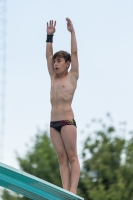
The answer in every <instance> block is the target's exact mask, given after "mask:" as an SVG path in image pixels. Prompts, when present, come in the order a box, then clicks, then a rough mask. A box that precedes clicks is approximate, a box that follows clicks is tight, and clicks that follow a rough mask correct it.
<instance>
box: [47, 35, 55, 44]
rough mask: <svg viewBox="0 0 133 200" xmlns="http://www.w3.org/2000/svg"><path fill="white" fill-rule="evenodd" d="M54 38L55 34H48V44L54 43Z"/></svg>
mask: <svg viewBox="0 0 133 200" xmlns="http://www.w3.org/2000/svg"><path fill="white" fill-rule="evenodd" d="M53 36H54V34H47V40H46V42H50V43H53Z"/></svg>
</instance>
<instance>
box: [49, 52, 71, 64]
mask: <svg viewBox="0 0 133 200" xmlns="http://www.w3.org/2000/svg"><path fill="white" fill-rule="evenodd" d="M56 58H64V59H65V62H67V61H70V62H71V55H70V53H68V52H66V51H58V52H56V53H55V54H54V55H53V57H52V59H53V61H54V60H55V59H56Z"/></svg>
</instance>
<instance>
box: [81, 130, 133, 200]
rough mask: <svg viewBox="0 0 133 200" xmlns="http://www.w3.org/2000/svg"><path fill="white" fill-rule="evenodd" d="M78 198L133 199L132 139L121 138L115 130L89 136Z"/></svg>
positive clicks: (97, 132)
mask: <svg viewBox="0 0 133 200" xmlns="http://www.w3.org/2000/svg"><path fill="white" fill-rule="evenodd" d="M82 158H83V167H82V172H81V178H80V182H79V194H80V195H81V196H83V197H84V198H85V200H132V199H133V181H132V177H133V138H131V139H130V140H129V141H126V140H125V139H123V138H122V137H120V136H119V137H118V133H117V131H116V130H115V128H114V127H113V126H107V127H106V126H103V127H101V130H98V131H93V132H92V133H90V132H89V135H88V137H87V139H86V140H85V142H84V148H83V152H82Z"/></svg>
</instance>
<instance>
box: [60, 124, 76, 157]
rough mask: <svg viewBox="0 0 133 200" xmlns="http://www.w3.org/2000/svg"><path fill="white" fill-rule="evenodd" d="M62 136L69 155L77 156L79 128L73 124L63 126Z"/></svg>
mask: <svg viewBox="0 0 133 200" xmlns="http://www.w3.org/2000/svg"><path fill="white" fill-rule="evenodd" d="M61 136H62V140H63V143H64V146H65V149H66V152H67V154H68V156H77V128H76V127H75V126H73V125H66V126H63V127H62V128H61Z"/></svg>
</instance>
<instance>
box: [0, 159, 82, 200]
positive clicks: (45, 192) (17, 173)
mask: <svg viewBox="0 0 133 200" xmlns="http://www.w3.org/2000/svg"><path fill="white" fill-rule="evenodd" d="M0 186H2V187H4V188H7V189H9V190H12V191H14V192H16V193H19V194H22V195H23V196H26V197H28V198H30V199H33V200H84V198H82V197H80V196H78V195H75V194H73V193H71V192H69V191H67V190H64V189H62V188H60V187H58V186H56V185H54V184H51V183H49V182H47V181H44V180H42V179H40V178H37V177H35V176H33V175H31V174H28V173H26V172H24V171H21V170H17V169H15V168H13V167H10V166H8V165H6V164H3V163H1V162H0Z"/></svg>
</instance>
